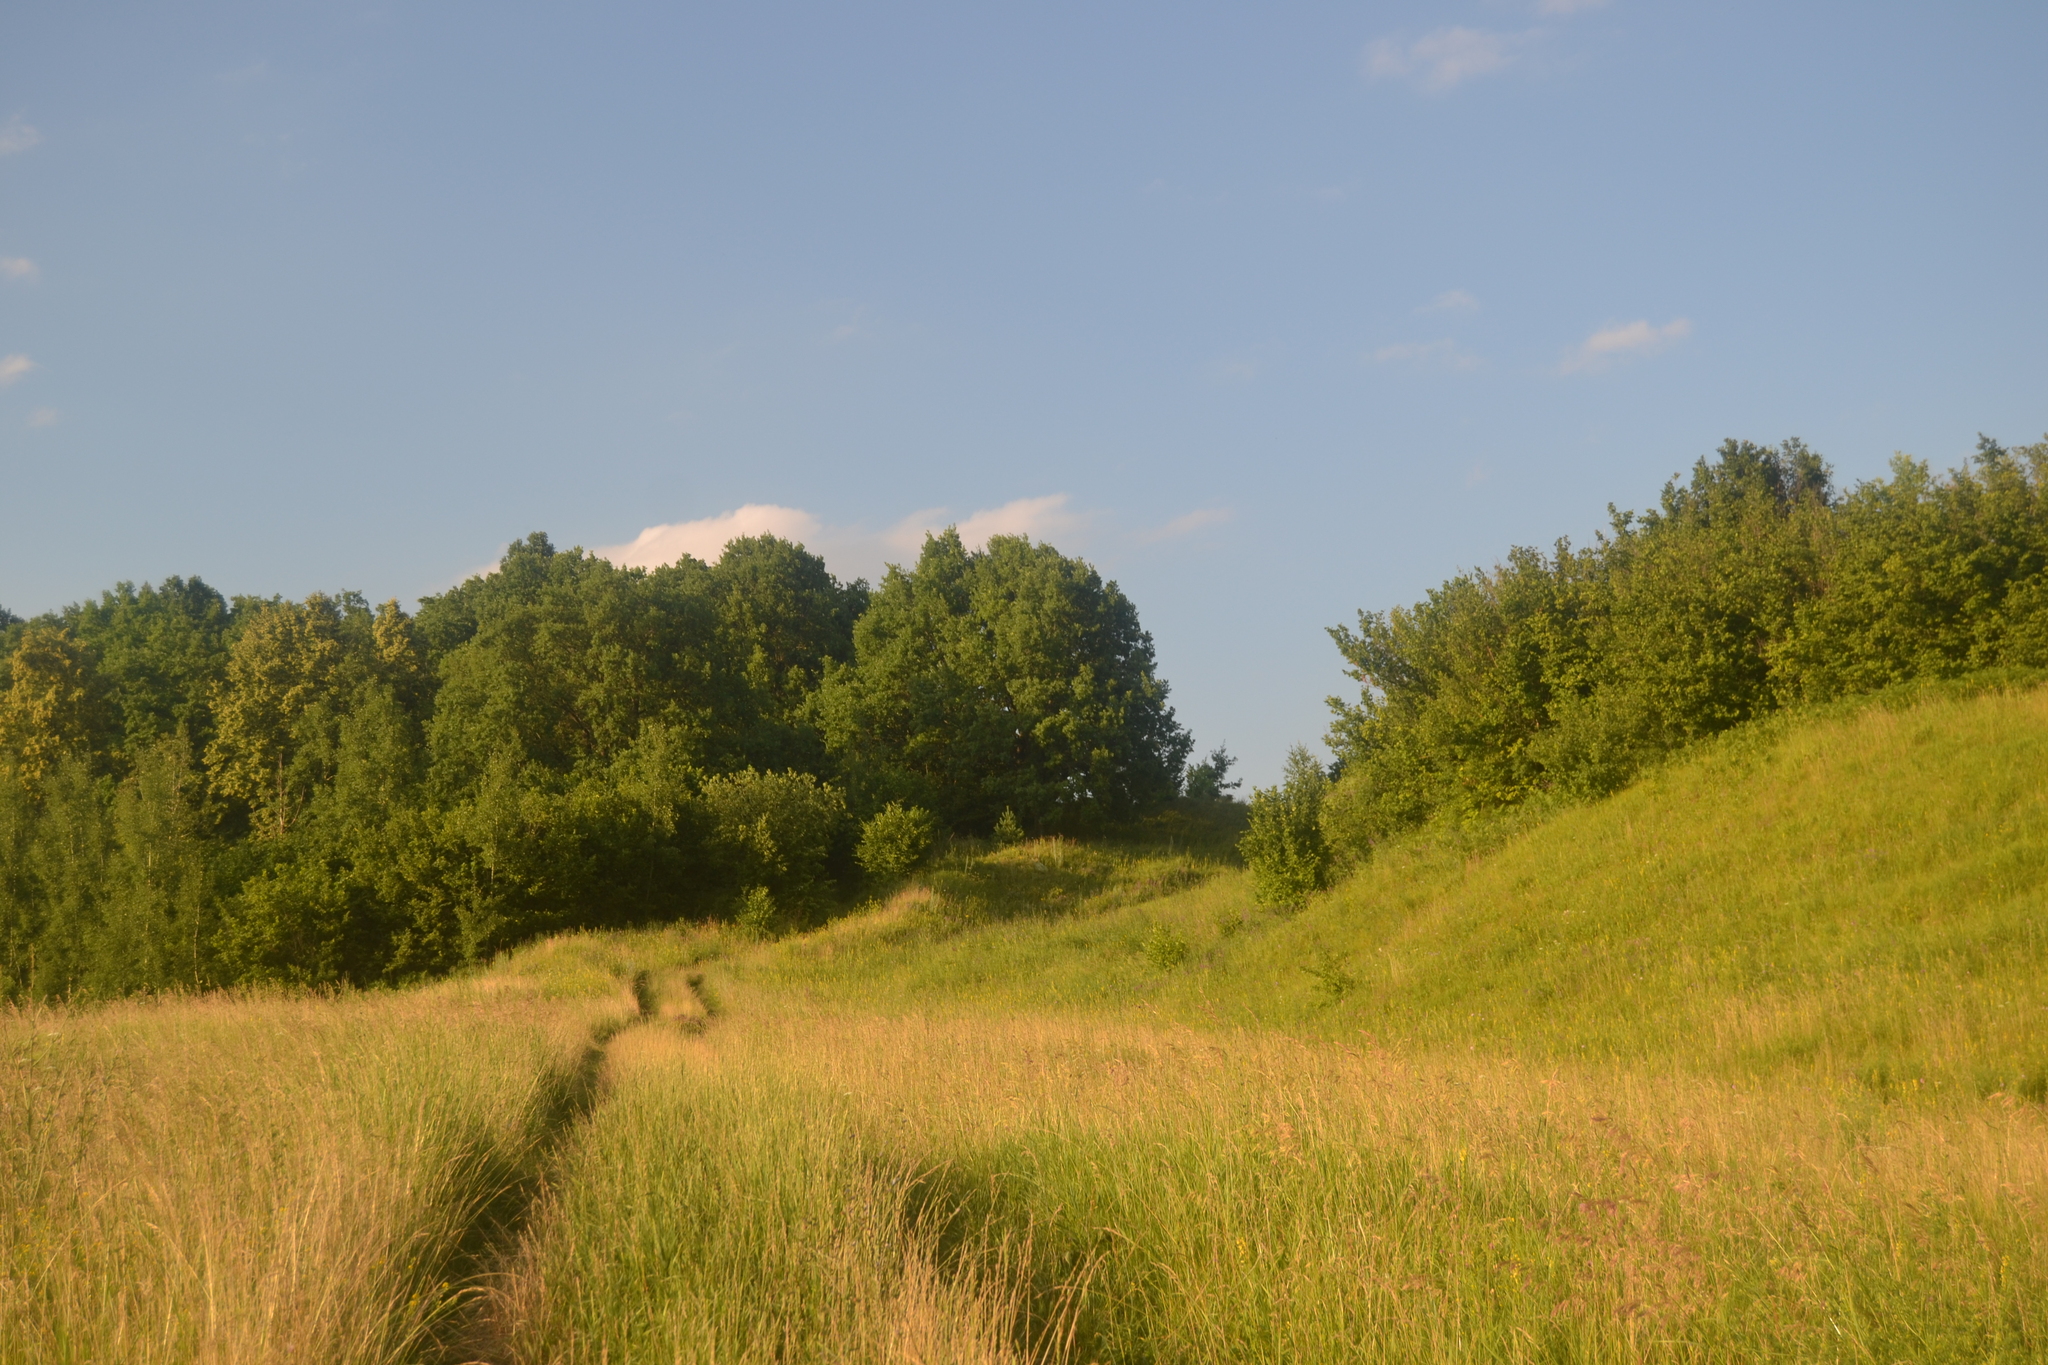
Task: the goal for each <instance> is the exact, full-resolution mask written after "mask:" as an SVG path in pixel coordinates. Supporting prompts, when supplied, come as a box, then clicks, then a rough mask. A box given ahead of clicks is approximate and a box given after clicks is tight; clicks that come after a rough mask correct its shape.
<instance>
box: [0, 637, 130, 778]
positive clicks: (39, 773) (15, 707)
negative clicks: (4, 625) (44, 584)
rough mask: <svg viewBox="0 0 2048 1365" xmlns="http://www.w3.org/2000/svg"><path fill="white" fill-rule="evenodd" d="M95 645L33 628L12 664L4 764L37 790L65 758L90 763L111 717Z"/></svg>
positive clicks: (1, 751) (5, 704)
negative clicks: (97, 666) (98, 666)
mask: <svg viewBox="0 0 2048 1365" xmlns="http://www.w3.org/2000/svg"><path fill="white" fill-rule="evenodd" d="M94 654H95V651H94V650H93V649H92V647H91V646H90V645H87V644H85V643H84V642H82V641H80V640H79V639H78V638H77V637H75V636H74V635H72V633H71V632H70V630H68V629H67V628H65V627H63V626H59V625H31V626H29V627H28V628H27V629H26V630H24V631H23V632H22V633H21V636H20V639H19V641H18V642H17V643H16V645H15V647H14V652H13V655H12V657H10V658H9V660H8V686H7V691H6V693H5V695H4V696H0V763H6V764H8V765H9V766H11V767H12V769H13V771H14V773H15V775H16V778H17V779H18V780H19V781H20V782H22V783H23V784H25V785H27V786H31V787H33V786H34V785H36V784H37V783H39V782H41V781H42V780H43V778H44V777H45V776H47V775H48V774H49V772H50V770H51V769H52V768H53V767H55V766H56V764H57V762H58V761H59V760H60V759H62V758H63V757H65V756H66V755H75V756H77V757H79V758H81V759H85V760H87V761H90V760H91V759H92V758H93V756H94V753H95V751H96V750H97V749H98V748H99V742H100V741H101V740H102V739H103V737H104V735H105V732H106V730H107V728H108V725H107V722H108V719H109V717H110V716H111V714H112V709H111V707H110V706H109V705H108V702H107V697H106V688H105V685H104V684H103V683H102V682H101V680H100V677H99V674H98V671H97V670H96V669H95V667H94V663H95V658H94Z"/></svg>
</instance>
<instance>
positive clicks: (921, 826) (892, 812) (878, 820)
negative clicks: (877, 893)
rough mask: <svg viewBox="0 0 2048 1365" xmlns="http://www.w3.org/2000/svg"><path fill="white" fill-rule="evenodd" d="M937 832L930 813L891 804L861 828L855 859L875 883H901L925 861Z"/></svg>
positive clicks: (936, 826)
mask: <svg viewBox="0 0 2048 1365" xmlns="http://www.w3.org/2000/svg"><path fill="white" fill-rule="evenodd" d="M937 832H938V825H937V822H936V821H934V820H933V819H932V815H931V812H930V811H928V810H925V809H924V808H923V807H921V806H905V805H903V804H902V803H901V802H898V801H891V802H890V803H889V804H888V805H886V806H884V807H882V809H881V810H879V811H877V812H875V814H874V815H873V816H872V817H870V818H869V819H868V820H867V821H865V822H864V823H863V824H862V825H861V827H860V846H859V848H858V849H856V850H855V852H854V857H855V859H856V860H858V861H859V863H860V866H861V870H862V871H863V872H865V873H867V875H868V876H869V877H870V878H872V879H873V880H875V881H878V882H891V881H897V880H899V879H901V878H903V877H907V876H909V875H910V873H911V872H912V870H914V869H915V868H916V867H917V865H918V864H919V863H920V862H922V861H923V860H924V855H925V851H926V850H927V849H929V848H930V847H931V844H932V838H933V836H934V835H935V834H937Z"/></svg>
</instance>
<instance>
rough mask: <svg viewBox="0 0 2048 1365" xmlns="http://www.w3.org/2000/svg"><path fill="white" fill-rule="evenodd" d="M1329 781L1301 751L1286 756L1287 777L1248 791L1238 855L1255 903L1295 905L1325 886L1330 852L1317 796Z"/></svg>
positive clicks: (1297, 746) (1298, 747) (1311, 755)
mask: <svg viewBox="0 0 2048 1365" xmlns="http://www.w3.org/2000/svg"><path fill="white" fill-rule="evenodd" d="M1329 786H1330V779H1329V777H1328V776H1327V775H1326V774H1325V773H1324V772H1323V769H1322V765H1320V764H1319V763H1317V762H1316V760H1315V756H1314V755H1313V754H1311V753H1309V751H1308V750H1307V749H1304V748H1302V747H1301V746H1299V745H1296V746H1295V748H1294V750H1293V751H1292V752H1291V753H1289V754H1288V756H1287V777H1286V780H1285V781H1284V782H1282V783H1281V785H1279V786H1277V787H1260V788H1257V789H1255V790H1254V791H1253V792H1252V805H1251V821H1250V827H1249V828H1248V829H1246V830H1245V833H1244V837H1243V838H1242V839H1240V840H1238V844H1237V848H1238V852H1240V853H1241V854H1243V855H1244V860H1245V865H1246V866H1248V867H1249V868H1250V869H1251V873H1252V894H1253V895H1254V896H1256V897H1257V898H1258V901H1259V903H1260V904H1261V905H1274V906H1290V907H1291V906H1298V905H1300V904H1301V903H1302V902H1303V901H1305V900H1307V899H1308V898H1309V896H1310V894H1312V893H1313V892H1316V891H1320V890H1321V889H1322V888H1323V887H1324V886H1325V885H1326V884H1327V882H1328V877H1329V866H1330V848H1329V844H1328V842H1327V841H1326V840H1325V839H1324V837H1323V821H1322V815H1323V798H1324V797H1325V795H1326V794H1327V793H1328V791H1329Z"/></svg>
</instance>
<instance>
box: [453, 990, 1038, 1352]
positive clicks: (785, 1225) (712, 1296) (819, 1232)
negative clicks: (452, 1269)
mask: <svg viewBox="0 0 2048 1365" xmlns="http://www.w3.org/2000/svg"><path fill="white" fill-rule="evenodd" d="M760 1061H761V1059H760V1058H758V1057H756V1056H754V1055H753V1054H751V1053H740V1054H735V1053H732V1052H730V1051H728V1050H727V1049H726V1048H724V1047H723V1046H719V1045H713V1044H712V1043H709V1042H707V1041H704V1040H702V1039H698V1038H693V1037H690V1036H689V1035H687V1034H685V1033H683V1032H681V1031H679V1030H676V1029H674V1028H672V1027H667V1026H663V1025H657V1024H650V1025H645V1026H642V1027H640V1028H636V1029H633V1030H630V1031H628V1032H627V1033H625V1034H622V1035H621V1036H620V1037H619V1038H618V1039H617V1040H615V1041H614V1043H613V1044H612V1047H611V1051H610V1057H609V1059H608V1063H607V1075H606V1085H607V1093H606V1098H605V1101H604V1103H603V1104H602V1106H601V1107H600V1108H599V1109H598V1110H597V1111H596V1112H595V1113H594V1114H593V1115H592V1118H591V1121H590V1123H589V1124H588V1125H587V1126H586V1127H585V1129H584V1131H583V1132H581V1133H580V1134H579V1136H578V1139H577V1141H576V1142H575V1144H574V1145H573V1147H572V1148H571V1150H570V1151H569V1152H567V1153H566V1155H565V1159H564V1161H563V1164H562V1167H561V1170H560V1172H559V1175H558V1181H557V1184H556V1186H555V1190H554V1193H553V1194H552V1195H551V1197H550V1198H549V1199H548V1201H547V1202H546V1203H545V1204H544V1205H543V1207H542V1209H541V1211H540V1214H539V1216H538V1217H537V1219H536V1220H535V1222H534V1224H533V1225H532V1226H531V1228H530V1231H529V1236H528V1240H527V1242H526V1243H525V1246H524V1250H523V1254H522V1255H521V1256H520V1257H519V1259H518V1260H517V1261H516V1262H515V1263H514V1265H513V1269H512V1273H511V1274H510V1275H509V1277H508V1278H507V1280H506V1282H505V1283H504V1285H503V1286H502V1288H501V1290H500V1291H499V1294H498V1296H497V1307H496V1310H495V1315H494V1317H495V1321H494V1328H495V1332H494V1335H495V1337H496V1340H495V1342H494V1343H493V1352H492V1353H493V1358H496V1359H506V1360H517V1361H535V1362H540V1361H585V1360H588V1361H598V1360H602V1361H607V1362H615V1363H616V1365H628V1363H629V1362H638V1361H646V1362H660V1365H670V1363H671V1362H685V1361H687V1362H707V1365H708V1362H713V1361H741V1362H744V1361H794V1360H815V1361H878V1362H879V1361H887V1362H933V1363H934V1365H936V1362H942V1361H944V1362H962V1365H965V1363H966V1362H990V1363H994V1362H1012V1361H1022V1360H1026V1359H1030V1358H1033V1357H1034V1356H1037V1355H1042V1354H1044V1353H1045V1352H1046V1351H1047V1350H1048V1349H1050V1348H1051V1347H1052V1346H1053V1345H1055V1343H1053V1342H1051V1341H1049V1340H1047V1339H1046V1338H1048V1336H1049V1325H1047V1327H1046V1329H1044V1330H1041V1331H1040V1332H1039V1333H1038V1337H1039V1338H1040V1340H1039V1342H1038V1343H1037V1349H1036V1350H1034V1349H1033V1343H1032V1341H1031V1334H1030V1331H1029V1316H1030V1315H1029V1307H1030V1305H1029V1304H1028V1302H1027V1301H1026V1296H1025V1293H1024V1290H1023V1288H1022V1287H1021V1285H1020V1283H1019V1280H1018V1277H1017V1276H1016V1275H1015V1274H1014V1273H1013V1271H1014V1269H1015V1267H1016V1266H1017V1265H1018V1264H1019V1263H1020V1262H1021V1261H1023V1260H1024V1259H1026V1258H1027V1257H1028V1253H1029V1231H1028V1229H1023V1230H1016V1229H1010V1228H1007V1227H1000V1226H997V1227H973V1228H962V1227H960V1226H958V1225H957V1219H956V1218H955V1217H954V1216H953V1213H954V1211H953V1210H952V1209H950V1208H948V1207H945V1206H943V1202H942V1201H943V1199H944V1195H943V1194H937V1195H935V1193H934V1191H933V1190H932V1189H931V1188H930V1185H929V1181H928V1179H927V1173H925V1172H923V1171H921V1170H920V1169H919V1168H918V1167H916V1166H915V1165H912V1164H909V1163H908V1161H907V1160H906V1158H907V1157H909V1156H911V1155H912V1154H909V1153H902V1152H895V1151H892V1150H890V1149H889V1148H888V1147H886V1146H881V1145H877V1144H875V1143H873V1142H871V1141H870V1140H869V1139H868V1135H867V1134H865V1133H864V1132H863V1131H862V1130H861V1128H860V1126H859V1125H858V1124H857V1123H855V1122H854V1121H853V1118H854V1109H853V1107H852V1106H851V1105H849V1104H848V1103H847V1102H846V1101H845V1097H841V1096H835V1095H831V1094H826V1093H822V1092H818V1091H816V1090H815V1089H813V1088H809V1087H807V1086H805V1085H803V1084H802V1083H801V1082H800V1081H799V1080H798V1079H796V1078H793V1077H791V1076H790V1075H789V1074H788V1073H786V1072H784V1071H783V1070H782V1069H780V1068H777V1067H771V1066H763V1065H760V1064H759V1063H760ZM963 1233H965V1240H963V1237H962V1234H963Z"/></svg>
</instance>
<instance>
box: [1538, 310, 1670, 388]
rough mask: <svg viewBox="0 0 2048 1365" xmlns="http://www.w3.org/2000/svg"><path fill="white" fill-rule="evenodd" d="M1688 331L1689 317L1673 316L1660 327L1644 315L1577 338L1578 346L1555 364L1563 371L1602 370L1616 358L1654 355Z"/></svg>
mask: <svg viewBox="0 0 2048 1365" xmlns="http://www.w3.org/2000/svg"><path fill="white" fill-rule="evenodd" d="M1691 335H1692V321H1691V319H1689V318H1673V319H1671V321H1669V322H1667V323H1665V324H1664V325H1663V326H1661V327H1658V326H1655V325H1653V324H1652V323H1650V322H1649V321H1647V320H1643V319H1638V320H1637V321H1635V322H1622V323H1615V324H1614V325H1612V326H1608V327H1602V328H1601V329H1600V330H1599V331H1597V332H1595V333H1593V335H1591V336H1589V337H1587V338H1586V339H1585V340H1584V341H1582V342H1580V343H1579V347H1578V349H1577V350H1575V351H1573V352H1572V353H1571V354H1570V355H1569V356H1567V357H1565V360H1564V363H1563V364H1562V365H1560V366H1559V367H1558V368H1559V369H1560V370H1561V371H1562V372H1563V373H1565V374H1581V373H1585V372H1587V371H1590V370H1603V369H1606V368H1607V367H1608V366H1609V365H1611V364H1613V363H1614V362H1615V361H1617V360H1625V359H1628V358H1630V357H1633V356H1645V355H1655V354H1656V353H1657V352H1659V351H1661V350H1664V349H1665V348H1666V347H1668V346H1671V345H1673V344H1675V343H1677V342H1680V341H1683V340H1685V338H1687V337H1689V336H1691Z"/></svg>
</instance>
